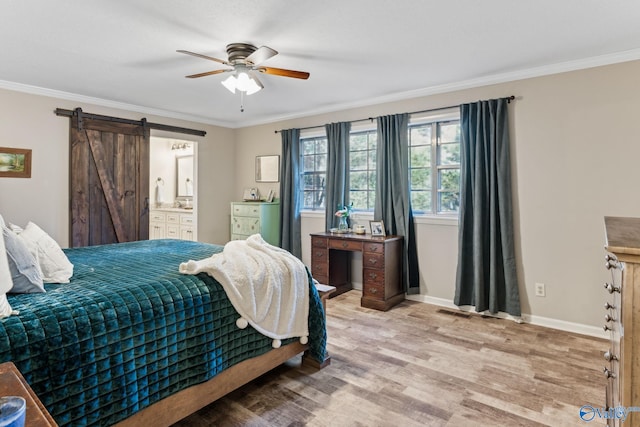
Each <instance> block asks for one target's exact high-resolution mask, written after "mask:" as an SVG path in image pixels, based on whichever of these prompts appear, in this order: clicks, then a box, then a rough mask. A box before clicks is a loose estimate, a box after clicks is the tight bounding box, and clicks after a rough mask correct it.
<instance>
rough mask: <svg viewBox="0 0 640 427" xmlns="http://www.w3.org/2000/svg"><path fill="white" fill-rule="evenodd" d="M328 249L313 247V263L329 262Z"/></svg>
mask: <svg viewBox="0 0 640 427" xmlns="http://www.w3.org/2000/svg"><path fill="white" fill-rule="evenodd" d="M328 252H329V251H328V250H327V249H324V248H322V249H321V248H312V249H311V263H316V262H327V255H328Z"/></svg>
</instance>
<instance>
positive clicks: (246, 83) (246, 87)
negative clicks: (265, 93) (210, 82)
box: [221, 71, 262, 95]
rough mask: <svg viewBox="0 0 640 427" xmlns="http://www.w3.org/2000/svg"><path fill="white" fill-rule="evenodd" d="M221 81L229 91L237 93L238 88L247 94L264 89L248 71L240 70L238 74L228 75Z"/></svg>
mask: <svg viewBox="0 0 640 427" xmlns="http://www.w3.org/2000/svg"><path fill="white" fill-rule="evenodd" d="M221 83H222V85H223V86H224V87H226V88H227V89H228V90H229V92H231V93H234V94H235V93H236V90H238V91H240V92H244V93H246V94H247V95H253V94H254V93H256V92H258V91H260V89H262V85H261V84H260V83H259V82H257V81H256V79H255V78H253V77H252V76H250V75H249V74H248V73H247V72H246V71H239V72H237V73H236V75H231V76H229V77H227V78H226V79H225V80H223V81H222V82H221Z"/></svg>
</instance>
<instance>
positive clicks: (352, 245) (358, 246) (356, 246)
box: [329, 239, 362, 251]
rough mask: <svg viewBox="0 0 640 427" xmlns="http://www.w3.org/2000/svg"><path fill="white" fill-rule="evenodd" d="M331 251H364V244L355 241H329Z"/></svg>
mask: <svg viewBox="0 0 640 427" xmlns="http://www.w3.org/2000/svg"><path fill="white" fill-rule="evenodd" d="M329 247H330V248H331V249H340V250H343V251H362V242H356V241H353V240H334V239H332V240H329Z"/></svg>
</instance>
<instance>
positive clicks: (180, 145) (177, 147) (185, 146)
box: [171, 142, 191, 150]
mask: <svg viewBox="0 0 640 427" xmlns="http://www.w3.org/2000/svg"><path fill="white" fill-rule="evenodd" d="M188 148H191V145H189V144H187V143H186V142H182V143H178V142H174V143H173V145H171V149H172V150H186V149H188Z"/></svg>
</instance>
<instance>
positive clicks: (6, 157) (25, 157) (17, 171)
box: [0, 147, 31, 178]
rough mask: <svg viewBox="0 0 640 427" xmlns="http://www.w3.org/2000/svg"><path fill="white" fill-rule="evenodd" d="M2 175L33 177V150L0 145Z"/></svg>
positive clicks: (6, 176)
mask: <svg viewBox="0 0 640 427" xmlns="http://www.w3.org/2000/svg"><path fill="white" fill-rule="evenodd" d="M0 177H5V178H31V150H28V149H23V148H7V147H0Z"/></svg>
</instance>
